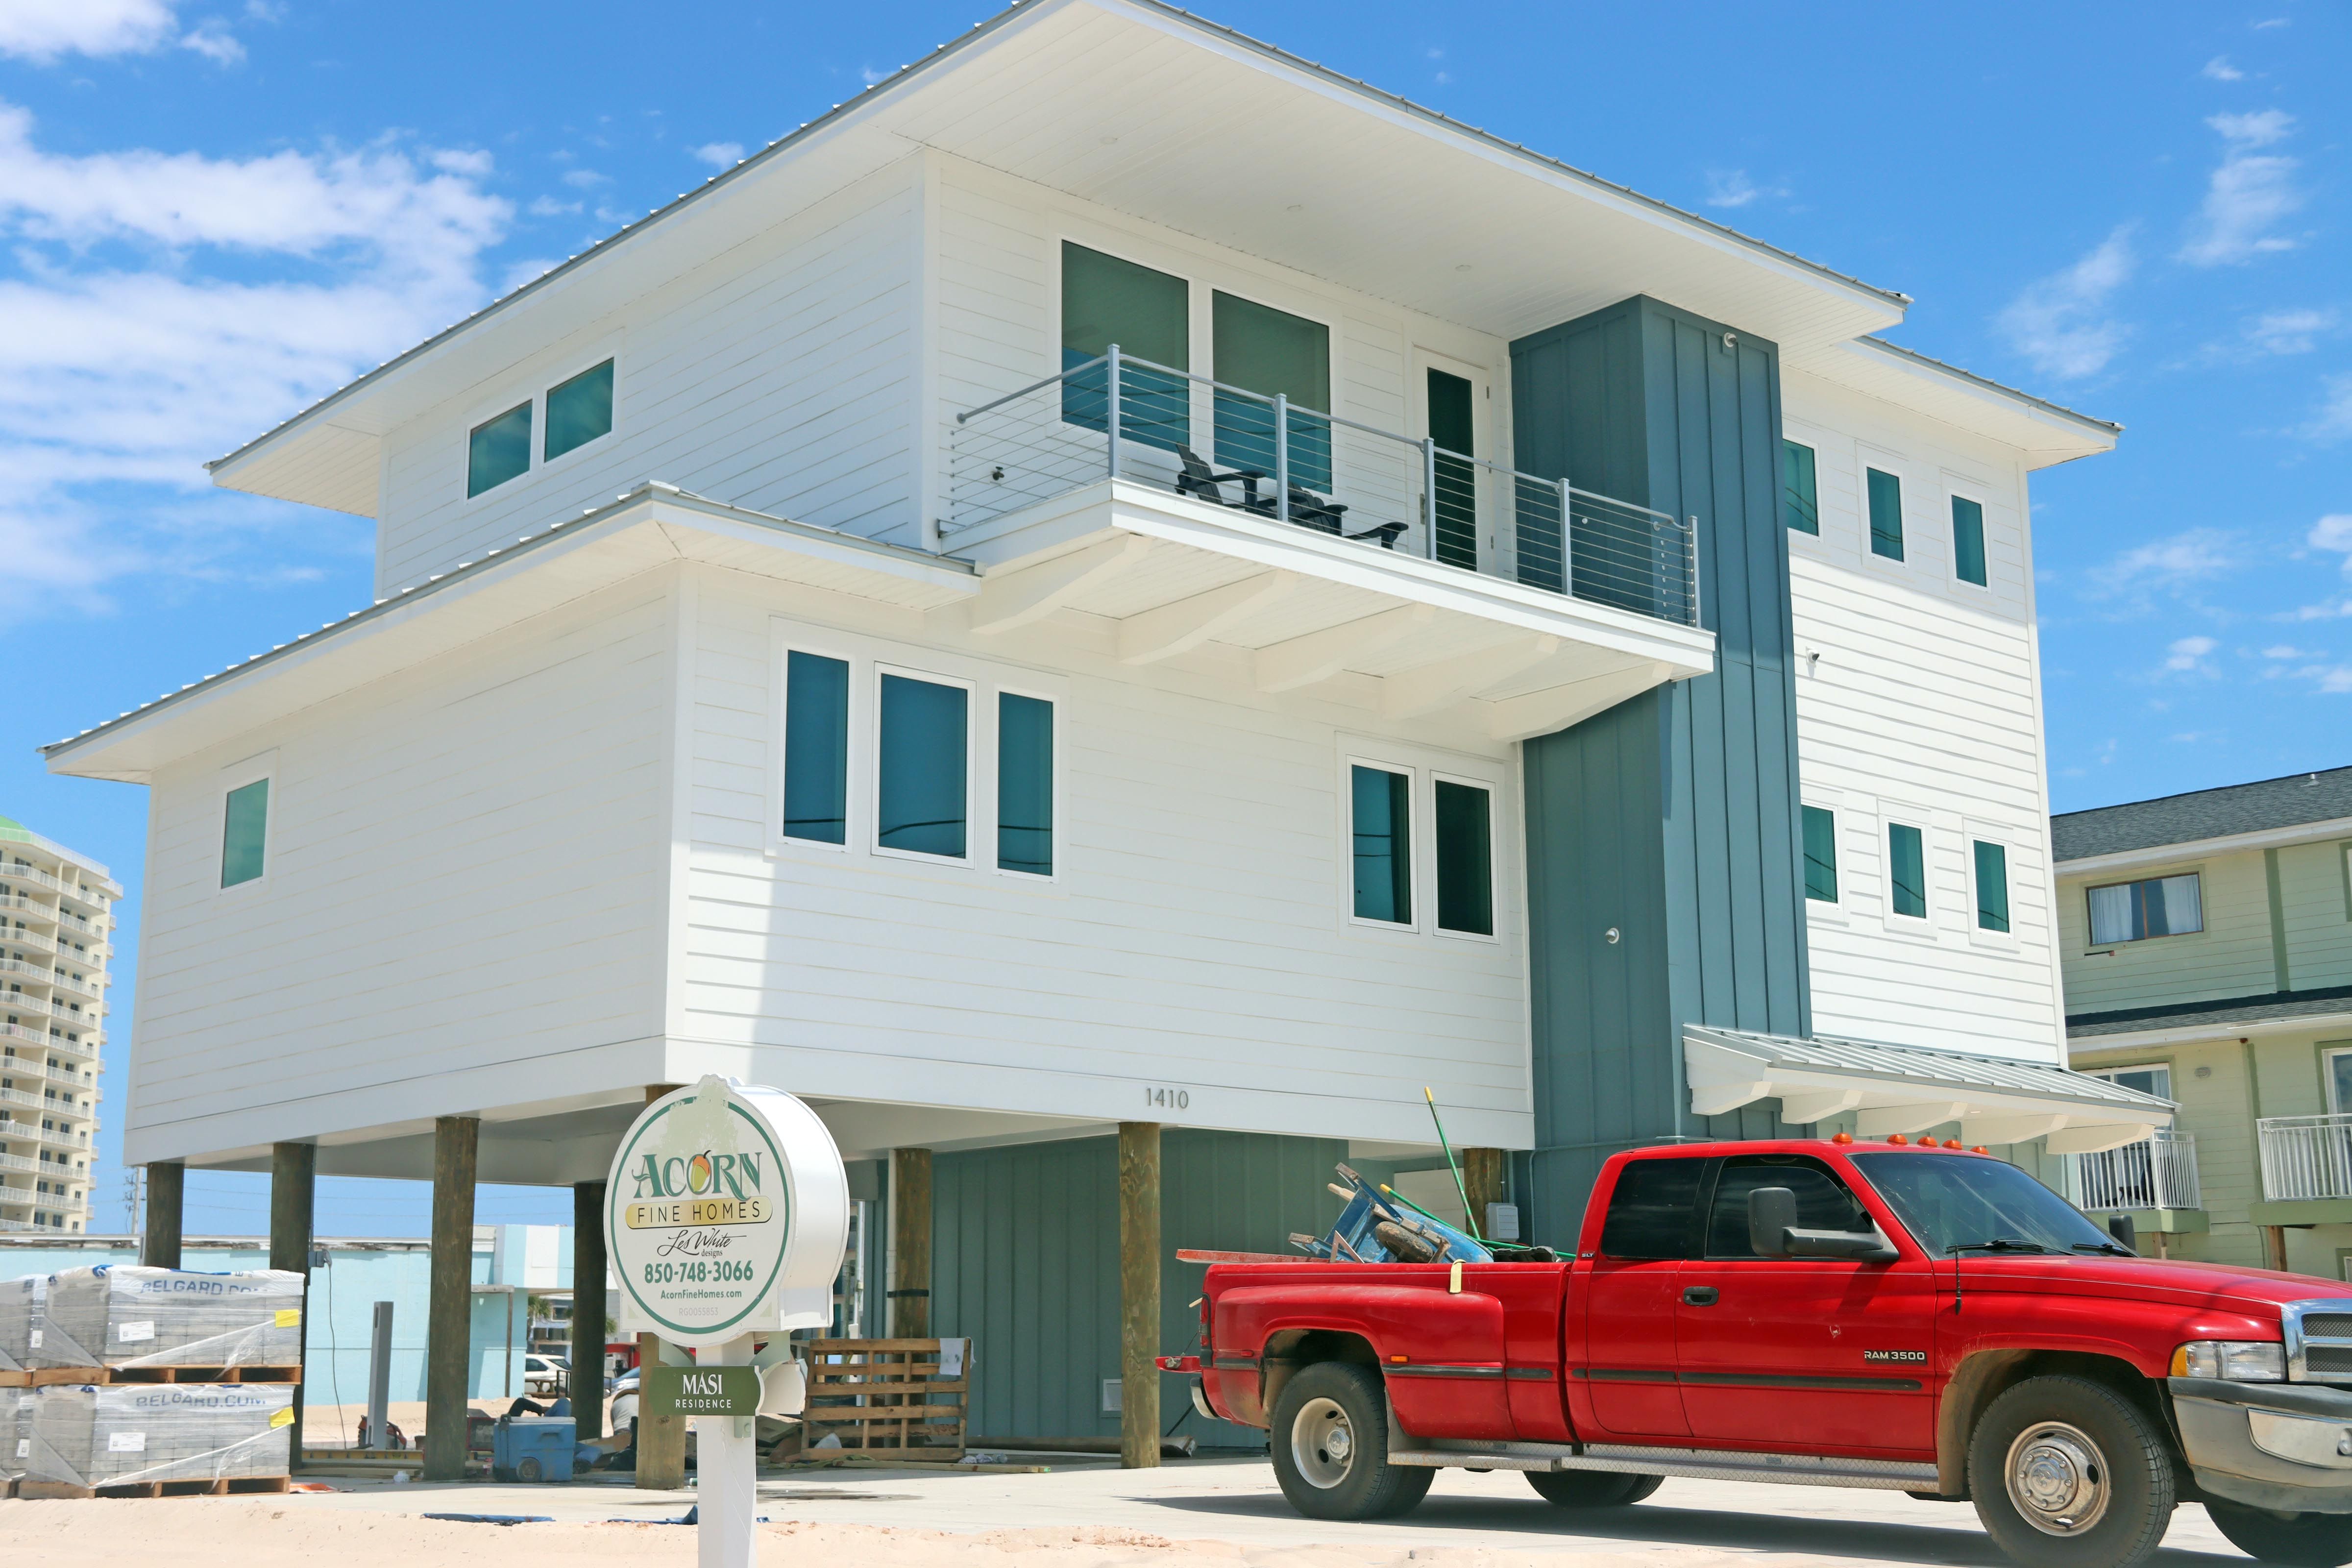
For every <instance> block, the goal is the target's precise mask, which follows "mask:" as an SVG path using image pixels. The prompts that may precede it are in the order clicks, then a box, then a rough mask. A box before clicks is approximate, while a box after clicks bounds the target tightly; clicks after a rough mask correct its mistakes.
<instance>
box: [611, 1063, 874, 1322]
mask: <svg viewBox="0 0 2352 1568" xmlns="http://www.w3.org/2000/svg"><path fill="white" fill-rule="evenodd" d="M848 1230H849V1181H848V1173H846V1172H845V1170H843V1168H842V1163H841V1152H840V1151H839V1150H838V1149H837V1148H836V1147H835V1144H834V1142H833V1136H832V1134H831V1133H830V1132H828V1131H826V1130H825V1127H824V1123H823V1122H822V1121H818V1120H817V1118H816V1115H815V1113H814V1111H812V1110H809V1109H808V1107H807V1106H805V1105H803V1104H802V1103H801V1102H800V1101H799V1100H795V1099H794V1098H793V1096H791V1095H789V1094H785V1093H783V1092H782V1091H781V1090H778V1089H763V1088H757V1087H749V1088H747V1087H746V1086H744V1085H742V1084H740V1083H738V1082H735V1081H734V1080H731V1079H719V1078H715V1077H706V1078H704V1079H702V1080H701V1081H700V1082H699V1083H697V1084H694V1085H692V1086H690V1087H688V1088H686V1089H677V1090H674V1091H673V1092H671V1093H669V1094H667V1095H664V1096H663V1097H662V1098H661V1099H659V1100H656V1101H654V1103H652V1104H651V1105H648V1106H647V1107H646V1109H645V1112H644V1114H642V1115H640V1116H639V1117H638V1118H637V1120H636V1122H635V1125H633V1126H632V1127H630V1129H629V1131H628V1132H627V1133H626V1134H625V1136H624V1137H623V1138H622V1140H621V1146H620V1150H619V1152H617V1153H615V1154H614V1158H613V1169H612V1173H611V1175H610V1177H609V1178H608V1180H607V1182H606V1184H605V1187H604V1245H605V1248H606V1254H607V1256H608V1257H609V1258H611V1260H612V1268H613V1273H614V1278H615V1279H617V1280H618V1281H619V1282H620V1287H621V1296H620V1306H621V1309H622V1310H621V1312H620V1314H619V1316H620V1318H621V1320H622V1326H623V1328H624V1329H626V1330H635V1331H640V1332H643V1331H650V1332H653V1333H656V1334H659V1335H660V1336H661V1337H662V1338H663V1339H665V1340H667V1341H669V1342H671V1343H673V1344H680V1345H715V1344H719V1343H723V1342H726V1341H729V1340H732V1339H735V1338H737V1337H739V1336H740V1335H743V1334H748V1333H752V1332H756V1331H772V1330H782V1329H790V1328H814V1327H818V1326H821V1325H823V1324H824V1323H826V1322H829V1321H831V1318H832V1308H833V1280H834V1277H835V1274H836V1273H837V1272H838V1271H839V1270H840V1268H841V1258H842V1248H843V1247H844V1245H845V1242H846V1240H847V1238H848Z"/></svg>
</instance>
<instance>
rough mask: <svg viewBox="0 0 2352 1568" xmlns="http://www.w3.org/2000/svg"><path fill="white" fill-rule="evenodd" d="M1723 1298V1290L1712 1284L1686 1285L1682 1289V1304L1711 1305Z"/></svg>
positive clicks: (1691, 1305) (1693, 1305) (1687, 1305)
mask: <svg viewBox="0 0 2352 1568" xmlns="http://www.w3.org/2000/svg"><path fill="white" fill-rule="evenodd" d="M1722 1299H1723V1292H1722V1291H1720V1290H1717V1289H1716V1288H1715V1287H1714V1286H1712V1285H1688V1286H1685V1287H1684V1289H1683V1305H1685V1306H1686V1307H1712V1306H1714V1305H1715V1304H1716V1302H1717V1301H1719V1300H1722Z"/></svg>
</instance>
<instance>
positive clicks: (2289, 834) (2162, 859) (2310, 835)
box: [2052, 816, 2352, 881]
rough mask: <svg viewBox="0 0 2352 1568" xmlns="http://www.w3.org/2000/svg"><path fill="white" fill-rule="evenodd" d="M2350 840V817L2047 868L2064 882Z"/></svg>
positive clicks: (2122, 852)
mask: <svg viewBox="0 0 2352 1568" xmlns="http://www.w3.org/2000/svg"><path fill="white" fill-rule="evenodd" d="M2337 838H2352V816H2335V817H2330V818H2328V819H2327V820H2326V821H2325V822H2298V823H2294V824H2292V825H2291V826H2285V827H2265V828H2263V829H2262V830H2261V831H2259V832H2255V833H2233V834H2231V835H2228V836H2227V837H2221V838H2192V839H2189V840H2188V841H2186V842H2184V843H2179V844H2151V845H2149V846H2148V847H2146V848H2145V849H2118V850H2116V851H2115V852H2114V853H2112V854H2108V855H2085V856H2084V857H2083V858H2080V859H2078V860H2060V861H2057V862H2055V863H2054V864H2053V867H2052V869H2053V871H2054V872H2056V873H2057V875H2058V876H2059V877H2060V878H2062V879H2066V880H2070V881H2071V880H2073V879H2076V878H2080V877H2096V876H2103V875H2105V874H2106V873H2107V872H2110V871H2130V870H2137V869H2138V868H2140V867H2143V866H2167V865H2170V864H2172V863H2173V862H2174V861H2177V860H2201V859H2204V858H2208V857H2210V856H2214V855H2243V854H2247V853H2250V852H2252V851H2254V850H2257V849H2285V848H2291V847H2294V846H2297V845H2303V844H2326V843H2327V842H2329V841H2330V840H2331V839H2337Z"/></svg>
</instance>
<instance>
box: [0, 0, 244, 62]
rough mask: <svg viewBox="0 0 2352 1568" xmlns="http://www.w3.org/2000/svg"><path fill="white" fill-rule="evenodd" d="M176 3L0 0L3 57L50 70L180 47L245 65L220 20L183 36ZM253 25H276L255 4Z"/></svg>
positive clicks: (161, 0) (0, 52) (159, 0)
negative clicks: (62, 61)
mask: <svg viewBox="0 0 2352 1568" xmlns="http://www.w3.org/2000/svg"><path fill="white" fill-rule="evenodd" d="M176 11H177V6H176V5H175V3H174V0H0V55H16V56H18V57H20V58H25V59H29V60H32V61H34V62H35V63H37V64H40V65H47V64H48V63H50V62H51V61H53V60H55V59H57V58H58V57H59V56H61V55H90V56H93V57H100V58H103V57H105V56H109V55H143V54H151V53H152V52H153V51H155V50H156V49H159V48H162V47H163V46H164V45H166V44H173V43H176V44H177V45H179V46H180V47H182V48H184V49H191V50H194V52H195V53H197V54H200V55H202V56H204V57H205V58H206V59H208V60H211V61H212V62H213V63H214V64H215V65H222V66H233V65H239V64H242V63H243V62H244V60H245V46H244V45H243V44H241V43H239V42H237V41H236V37H234V36H233V35H232V34H230V32H229V31H228V28H227V26H226V24H225V23H223V22H221V21H219V20H218V19H217V18H215V19H214V20H210V21H206V22H205V23H202V24H201V25H199V26H195V27H194V28H191V29H190V30H189V31H187V32H185V33H182V32H180V30H179V19H178V16H177V15H176ZM247 16H250V17H251V18H252V19H253V20H255V21H274V20H276V17H275V16H269V15H264V14H262V13H261V12H260V11H257V10H256V9H255V8H254V7H253V6H252V5H248V6H247Z"/></svg>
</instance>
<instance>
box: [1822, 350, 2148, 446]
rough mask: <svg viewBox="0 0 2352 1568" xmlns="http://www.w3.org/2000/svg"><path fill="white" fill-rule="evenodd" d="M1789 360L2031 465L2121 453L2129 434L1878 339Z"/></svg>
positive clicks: (2109, 424) (1836, 382) (1826, 379)
mask: <svg viewBox="0 0 2352 1568" xmlns="http://www.w3.org/2000/svg"><path fill="white" fill-rule="evenodd" d="M1781 365H1782V368H1783V370H1785V371H1788V372H1792V373H1794V374H1801V375H1816V376H1819V377H1821V378H1822V380H1823V381H1827V382H1830V383H1832V384H1836V385H1838V386H1842V387H1844V388H1846V389H1847V390H1848V391H1851V392H1858V393H1860V394H1862V395H1864V396H1865V397H1874V398H1877V399H1878V400H1879V401H1881V402H1883V403H1892V404H1894V405H1896V406H1897V407H1900V408H1908V409H1911V410H1913V411H1914V412H1916V413H1919V414H1924V415H1926V416H1928V417H1929V418H1931V419H1937V420H1940V421H1942V422H1944V423H1945V424H1948V425H1952V426H1958V428H1960V429H1962V430H1972V431H1974V432H1976V433H1977V434H1978V435H1979V436H1983V437H1988V438H1990V439H1991V440H1995V441H1999V442H2000V443H2001V444H2002V445H2004V446H2008V447H2015V448H2016V449H2017V450H2018V451H2019V452H2021V453H2022V454H2023V455H2024V458H2025V466H2026V467H2027V468H2050V467H2052V466H2053V465H2054V464H2058V463H2066V462H2072V461H2073V460H2074V459H2075V458H2089V457H2095V456H2096V455H2098V454H2099V453H2101V452H2109V451H2113V450H2114V449H2115V445H2116V438H2117V437H2120V436H2121V435H2122V434H2123V426H2120V425H2116V424H2114V423H2112V422H2110V421H2108V420H2105V419H2094V418H2092V417H2091V416H2089V415H2087V414H2078V413H2076V412H2075V411H2074V410H2073V409H2071V408H2066V407H2063V406H2062V405H2058V404H2055V403H2052V402H2050V401H2048V400H2047V399H2045V398H2040V397H2036V396H2034V395H2032V393H2030V392H2020V391H2019V390H2017V389H2016V388H2015V387H2011V386H2003V385H2001V384H2000V383H1999V382H1996V381H1989V380H1987V379H1986V378H1985V377H1983V376H1980V375H1978V374H1975V373H1974V372H1972V371H1965V370H1961V369H1959V368H1958V367H1957V366H1954V365H1948V364H1946V363H1943V362H1942V361H1940V360H1935V359H1930V358H1928V357H1927V355H1925V354H1922V353H1914V352H1912V351H1911V350H1909V349H1905V348H1898V347H1896V346H1895V344H1893V343H1889V342H1880V341H1878V340H1876V339H1873V338H1861V339H1856V340H1854V341H1853V342H1840V343H1830V344H1819V345H1807V346H1804V347H1801V348H1797V349H1793V350H1790V351H1789V352H1786V353H1783V355H1782V356H1781Z"/></svg>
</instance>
